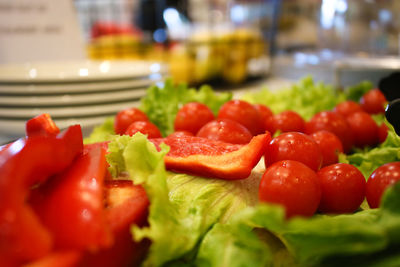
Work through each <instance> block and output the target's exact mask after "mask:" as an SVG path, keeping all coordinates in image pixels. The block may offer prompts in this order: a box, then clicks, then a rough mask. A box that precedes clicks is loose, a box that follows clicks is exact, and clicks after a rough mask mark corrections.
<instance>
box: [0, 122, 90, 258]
mask: <svg viewBox="0 0 400 267" xmlns="http://www.w3.org/2000/svg"><path fill="white" fill-rule="evenodd" d="M82 150H83V143H82V131H81V128H80V126H79V125H75V126H71V127H70V128H68V129H67V130H66V131H65V132H64V133H62V134H60V135H57V136H33V137H32V138H28V139H19V140H17V141H15V142H14V143H12V144H9V145H7V146H5V147H4V148H3V149H2V150H0V173H1V175H0V262H1V263H2V266H15V265H19V264H20V263H22V262H26V261H30V260H34V259H37V258H40V257H42V256H44V255H45V254H46V253H48V252H49V251H50V249H51V246H52V239H51V235H50V233H49V232H48V231H47V230H46V229H45V228H44V227H43V225H42V224H41V222H40V221H39V220H38V218H37V216H36V215H35V214H34V213H33V211H32V209H31V207H30V206H29V205H27V204H26V199H27V198H28V195H29V193H30V188H31V187H32V186H33V185H36V184H38V183H41V182H44V181H45V180H46V179H47V178H49V177H50V176H52V175H54V174H57V173H59V172H61V171H63V170H64V169H66V168H67V167H68V166H69V165H70V164H71V163H72V161H73V160H74V159H75V157H76V156H77V155H78V154H80V153H82Z"/></svg>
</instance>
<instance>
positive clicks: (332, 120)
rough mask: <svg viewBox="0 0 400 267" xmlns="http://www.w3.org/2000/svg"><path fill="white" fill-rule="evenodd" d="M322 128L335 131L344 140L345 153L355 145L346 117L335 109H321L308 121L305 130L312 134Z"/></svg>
mask: <svg viewBox="0 0 400 267" xmlns="http://www.w3.org/2000/svg"><path fill="white" fill-rule="evenodd" d="M320 130H326V131H329V132H332V133H334V134H335V135H336V136H337V137H338V138H339V139H340V141H341V142H342V145H343V150H344V152H345V153H347V152H349V151H350V149H351V147H352V146H353V134H352V132H351V129H350V126H349V125H348V124H347V121H346V119H345V118H343V117H342V116H341V115H339V114H337V113H335V112H333V111H321V112H319V113H317V114H315V115H314V116H313V117H312V118H311V120H310V121H309V122H307V123H306V127H305V132H306V133H307V134H312V133H315V132H317V131H320Z"/></svg>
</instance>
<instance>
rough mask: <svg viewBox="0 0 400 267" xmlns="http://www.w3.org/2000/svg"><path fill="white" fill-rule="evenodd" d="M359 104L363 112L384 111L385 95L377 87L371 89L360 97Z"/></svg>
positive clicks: (375, 112) (374, 112)
mask: <svg viewBox="0 0 400 267" xmlns="http://www.w3.org/2000/svg"><path fill="white" fill-rule="evenodd" d="M360 104H361V107H362V108H363V110H364V111H365V112H367V113H370V114H379V113H385V106H386V104H387V101H386V98H385V95H384V94H383V93H382V92H381V91H380V90H379V89H372V90H370V91H368V92H367V93H365V94H364V95H363V96H362V97H361V99H360Z"/></svg>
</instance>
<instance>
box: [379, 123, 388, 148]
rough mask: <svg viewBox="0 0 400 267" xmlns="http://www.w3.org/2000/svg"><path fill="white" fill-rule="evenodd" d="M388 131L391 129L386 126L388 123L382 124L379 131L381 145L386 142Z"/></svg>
mask: <svg viewBox="0 0 400 267" xmlns="http://www.w3.org/2000/svg"><path fill="white" fill-rule="evenodd" d="M388 131H389V127H388V126H387V125H386V123H384V122H382V124H381V126H379V129H378V140H379V143H383V142H385V140H386V137H387V136H388Z"/></svg>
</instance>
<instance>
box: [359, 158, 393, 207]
mask: <svg viewBox="0 0 400 267" xmlns="http://www.w3.org/2000/svg"><path fill="white" fill-rule="evenodd" d="M399 180H400V162H391V163H386V164H384V165H382V166H380V167H378V168H377V169H376V170H375V171H374V172H373V173H372V174H371V176H370V177H369V178H368V181H367V187H366V197H367V202H368V205H369V207H370V208H371V209H375V208H378V207H379V205H380V203H381V199H382V195H383V194H384V192H385V190H386V189H387V188H388V187H389V186H391V185H393V184H394V183H397V182H398V181H399Z"/></svg>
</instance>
